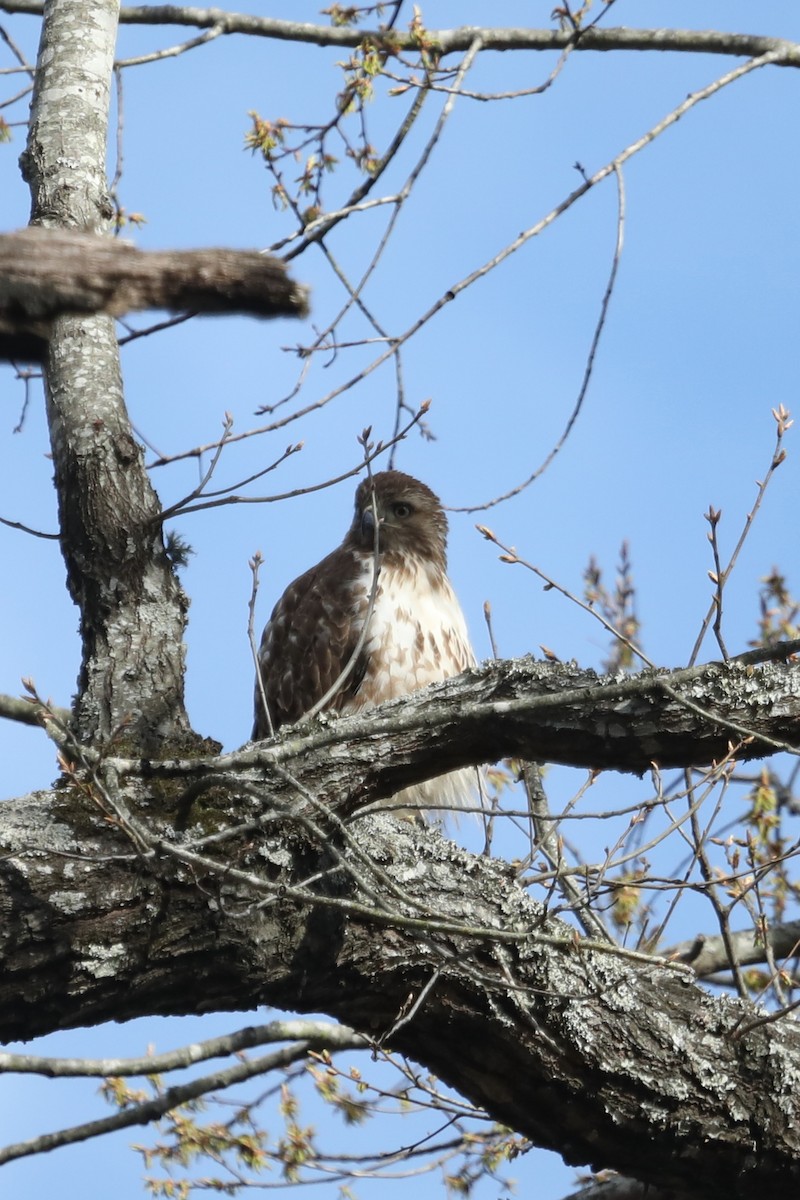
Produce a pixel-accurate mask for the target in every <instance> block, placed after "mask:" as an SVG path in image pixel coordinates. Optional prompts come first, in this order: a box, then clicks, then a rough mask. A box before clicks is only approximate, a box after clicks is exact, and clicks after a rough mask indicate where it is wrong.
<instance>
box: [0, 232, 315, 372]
mask: <svg viewBox="0 0 800 1200" xmlns="http://www.w3.org/2000/svg"><path fill="white" fill-rule="evenodd" d="M143 308H166V309H172V310H189V311H192V312H197V313H232V312H246V313H250V314H252V315H253V316H258V317H278V316H284V317H288V316H295V317H297V316H305V314H306V312H307V309H308V298H307V294H306V292H305V289H303V288H302V287H299V286H298V285H297V284H295V283H294V282H293V281H292V280H291V279H290V278H289V277H288V275H287V273H286V268H285V267H284V265H283V263H281V262H280V261H279V260H278V259H276V258H272V257H270V256H268V255H264V254H259V253H258V252H257V251H255V250H173V251H166V252H154V251H150V252H145V251H142V250H137V249H136V247H134V246H131V245H129V244H128V243H127V242H121V241H117V240H112V239H111V238H104V237H96V236H93V235H92V234H87V233H80V232H77V231H75V230H63V229H46V228H43V227H41V226H39V227H37V226H31V227H30V228H29V229H24V230H20V231H19V232H17V233H12V234H5V235H3V236H0V358H13V359H21V360H23V361H34V362H40V361H43V359H44V358H45V355H46V352H47V339H48V337H49V334H50V330H51V323H52V318H53V317H55V316H59V315H61V314H63V313H93V312H103V313H107V314H109V315H111V316H121V315H122V314H123V313H126V312H131V311H134V310H137V309H143Z"/></svg>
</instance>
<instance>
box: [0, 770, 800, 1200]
mask: <svg viewBox="0 0 800 1200" xmlns="http://www.w3.org/2000/svg"><path fill="white" fill-rule="evenodd" d="M106 796H107V793H106ZM206 802H207V807H206V808H205V810H204V811H203V815H202V817H200V816H198V815H197V814H195V817H196V821H197V822H199V823H194V824H193V823H192V822H191V821H190V822H189V823H188V826H187V829H186V831H185V833H184V834H183V835H178V834H176V832H175V829H174V821H173V819H172V818H168V819H167V820H166V821H165V820H164V810H165V808H169V807H170V804H169V802H168V801H165V797H164V796H163V795H156V794H150V795H145V796H140V797H139V799H138V800H137V799H136V798H135V796H134V795H133V794H128V795H127V796H126V798H125V809H124V812H125V826H126V827H127V828H128V829H129V830H130V836H126V835H125V834H124V832H123V829H124V828H125V826H122V825H119V824H118V825H116V826H114V825H110V824H109V821H108V813H104V811H103V806H104V805H105V803H106V801H105V799H104V798H103V795H102V794H101V792H100V791H99V790H96V789H95V788H94V787H93V786H92V785H89V786H87V787H86V788H85V789H84V790H81V789H78V788H76V787H68V788H66V789H65V790H64V791H63V792H62V793H60V794H59V793H55V794H39V795H34V796H30V797H26V798H25V799H24V801H20V802H18V803H16V802H15V803H11V804H9V805H8V806H4V810H5V811H4V813H3V819H2V826H0V835H1V836H2V845H0V880H2V893H1V895H0V912H2V921H0V958H1V959H2V964H3V965H2V972H0V1036H2V1037H3V1038H19V1037H30V1036H32V1035H34V1034H37V1033H44V1032H47V1031H49V1030H53V1029H59V1028H68V1027H71V1026H75V1025H81V1024H88V1023H94V1022H99V1021H103V1020H111V1019H113V1020H124V1019H127V1018H131V1017H134V1016H141V1015H144V1014H151V1013H187V1012H193V1013H197V1012H203V1011H206V1010H210V1009H248V1008H254V1007H257V1006H260V1005H275V1006H279V1007H283V1008H289V1009H293V1010H299V1011H305V1012H310V1011H314V1012H320V1011H322V1012H328V1013H331V1014H333V1015H335V1016H336V1017H338V1018H339V1019H340V1020H343V1021H346V1022H347V1023H348V1024H349V1025H351V1026H353V1027H355V1028H357V1029H360V1030H361V1031H363V1032H364V1033H365V1034H367V1035H369V1036H371V1037H374V1038H382V1037H388V1039H389V1043H390V1044H391V1045H392V1046H393V1047H394V1048H395V1049H397V1050H400V1051H402V1052H404V1053H406V1054H408V1055H410V1056H411V1057H412V1058H414V1059H416V1060H418V1061H420V1062H422V1063H424V1064H425V1065H426V1066H427V1067H428V1068H430V1069H432V1070H433V1071H435V1072H436V1073H437V1074H438V1075H439V1076H440V1077H441V1078H443V1079H444V1080H446V1081H447V1082H448V1083H450V1084H451V1085H453V1086H454V1087H456V1088H458V1090H459V1091H461V1092H462V1093H463V1094H464V1095H465V1096H467V1097H469V1098H470V1099H472V1100H473V1101H475V1102H476V1103H478V1104H481V1105H483V1106H484V1107H485V1108H486V1109H487V1110H488V1111H489V1112H490V1113H491V1114H492V1115H493V1116H494V1117H496V1118H497V1119H498V1120H500V1121H502V1122H504V1123H506V1124H508V1125H510V1126H512V1127H513V1128H515V1129H517V1130H519V1131H520V1132H522V1133H524V1134H527V1135H528V1136H529V1137H530V1138H531V1139H532V1140H533V1141H534V1142H535V1143H536V1144H538V1145H542V1146H547V1147H551V1148H553V1149H556V1150H558V1151H559V1153H561V1154H562V1155H563V1156H564V1157H565V1158H566V1160H567V1161H568V1162H572V1163H586V1162H588V1163H590V1164H592V1165H594V1166H596V1167H609V1166H610V1167H614V1168H616V1169H617V1170H619V1171H621V1172H624V1173H625V1174H628V1175H632V1176H635V1177H636V1178H638V1179H640V1180H643V1181H645V1182H652V1183H653V1184H657V1185H658V1186H660V1187H662V1188H670V1187H676V1188H682V1189H683V1190H684V1191H685V1192H686V1194H687V1195H689V1196H696V1197H698V1198H699V1197H702V1200H714V1198H715V1197H720V1200H722V1198H723V1197H725V1198H726V1200H737V1198H739V1197H741V1198H744V1197H748V1200H749V1197H750V1196H751V1195H752V1192H753V1191H754V1190H755V1189H758V1188H761V1189H766V1191H767V1193H770V1192H771V1191H772V1190H777V1189H778V1188H780V1189H781V1190H782V1191H784V1190H785V1189H786V1188H787V1187H788V1188H789V1190H791V1188H792V1186H797V1185H798V1183H800V1030H798V1028H797V1026H796V1025H795V1024H793V1023H792V1022H786V1021H783V1022H776V1023H773V1024H761V1025H758V1026H757V1027H754V1028H751V1029H749V1030H748V1028H747V1024H748V1022H750V1021H751V1020H752V1018H753V1016H754V1011H753V1010H752V1009H751V1008H750V1007H749V1006H748V1005H745V1004H742V1003H740V1002H734V1001H730V1000H727V999H718V998H712V997H710V996H709V995H707V994H705V993H704V992H703V991H701V990H700V989H699V988H698V987H697V986H696V985H695V983H694V982H693V977H692V973H691V971H690V969H688V968H686V967H675V966H669V965H666V964H664V963H661V962H658V961H651V962H647V961H644V960H642V959H637V957H636V956H633V955H626V954H625V953H624V952H623V953H620V952H619V951H615V950H613V949H610V948H608V947H602V946H599V945H596V944H593V943H590V942H587V941H585V940H584V941H581V940H580V939H579V938H577V937H576V935H575V932H574V930H572V929H571V928H569V927H568V926H565V925H564V924H563V923H562V922H560V921H558V920H555V919H553V918H551V917H548V915H547V913H546V912H545V910H544V909H543V908H542V906H541V905H539V904H537V903H535V902H533V901H532V900H531V899H530V898H529V897H527V896H526V895H525V894H524V892H523V891H522V890H521V889H520V888H519V887H518V885H517V883H516V882H515V879H514V875H513V872H512V871H511V869H510V868H509V867H508V866H506V865H505V864H502V863H499V862H497V861H493V860H487V859H485V858H476V857H473V856H471V855H469V854H467V853H465V852H463V851H461V850H459V849H457V848H456V847H454V846H452V845H451V844H450V843H448V842H446V841H444V840H443V839H442V838H441V837H440V836H439V835H438V834H437V833H435V832H434V831H431V830H416V829H412V828H409V827H408V826H407V825H405V824H403V823H402V822H397V821H394V820H392V819H391V818H388V817H385V816H381V817H372V818H359V819H357V820H356V821H355V822H353V823H351V825H350V826H349V827H348V829H347V833H346V834H343V833H342V832H341V831H339V833H338V834H337V832H336V830H335V829H333V830H331V829H327V830H326V831H325V834H324V836H319V835H316V834H314V832H313V831H312V830H311V828H310V826H308V825H306V824H304V823H302V822H298V823H292V824H291V825H287V826H284V827H280V826H279V825H276V824H275V821H274V820H272V821H270V820H269V813H270V808H269V803H270V801H269V797H268V795H267V794H266V792H265V791H264V790H262V791H261V792H259V791H258V790H257V789H254V788H253V787H250V788H249V789H247V790H243V791H242V792H241V793H238V794H237V793H235V792H232V793H231V795H230V796H229V797H227V798H226V799H225V801H224V803H223V804H220V803H212V802H211V799H210V797H209V796H206ZM212 816H213V819H212ZM273 816H274V814H273ZM265 817H266V818H267V819H266V822H265V821H264V818H265ZM193 820H195V818H193ZM259 820H260V821H261V828H259ZM226 822H227V823H228V824H229V825H230V826H234V825H235V823H236V822H245V823H249V824H248V825H247V827H246V828H245V830H244V832H243V835H242V836H241V837H238V838H231V840H230V841H229V842H228V843H226V844H225V846H224V855H221V856H220V863H219V868H218V870H216V871H215V870H213V869H210V868H208V867H205V868H204V867H203V866H202V864H201V863H200V861H199V860H195V861H191V860H190V859H188V858H184V859H182V858H181V857H180V852H181V850H182V849H189V850H191V847H192V846H193V847H194V850H195V852H198V847H199V842H198V836H199V835H200V832H201V829H202V835H203V836H204V837H208V835H209V833H211V832H212V831H213V830H214V829H219V828H220V826H222V825H223V824H224V823H226ZM145 830H147V831H149V833H150V834H152V836H153V840H152V842H151V843H150V844H146V843H145V842H143V841H142V833H143V831H145ZM159 839H160V840H159ZM206 849H208V847H207V846H206ZM199 852H202V847H201V848H200V851H199ZM309 878H313V879H314V880H315V881H314V882H313V883H312V884H311V885H310V886H308V887H305V888H304V887H303V885H302V881H303V880H307V879H309ZM269 898H271V899H272V903H263V902H264V901H265V900H268V899H269ZM423 993H424V994H423ZM415 1001H419V1004H418V1006H417V1007H416V1008H415V1009H414V1011H413V1012H411V1006H412V1005H413V1004H414V1002H415ZM404 1015H405V1016H406V1017H408V1018H409V1019H407V1020H405V1021H404V1020H403V1017H404Z"/></svg>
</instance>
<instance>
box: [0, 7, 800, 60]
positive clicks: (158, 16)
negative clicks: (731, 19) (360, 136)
mask: <svg viewBox="0 0 800 1200" xmlns="http://www.w3.org/2000/svg"><path fill="white" fill-rule="evenodd" d="M42 10H43V5H42V3H41V0H0V11H2V12H8V13H27V14H30V15H31V16H40V15H41V13H42ZM120 23H121V24H123V25H182V26H187V25H188V26H191V27H192V28H197V29H209V28H211V27H214V28H217V29H219V31H220V33H223V34H225V33H228V34H233V33H241V34H247V35H249V36H252V37H265V38H272V39H275V40H278V41H286V42H300V43H305V44H307V45H313V46H334V47H341V48H346V47H349V48H353V47H356V46H360V45H361V43H362V42H363V41H364V40H365V39H367V40H370V41H373V42H375V43H377V44H379V45H384V46H386V45H390V46H392V47H394V48H396V49H398V50H403V51H418V50H419V42H418V40H417V37H416V35H415V34H412V33H409V32H406V31H404V30H392V31H391V33H390V34H388V35H387V34H385V33H383V32H382V31H381V30H376V29H364V28H361V27H350V28H348V27H335V26H332V25H312V24H309V23H308V22H304V21H284V20H280V19H278V18H274V17H260V16H252V15H250V14H247V13H235V12H228V11H226V10H225V9H221V8H196V7H191V6H184V5H174V4H152V5H150V4H147V5H139V6H132V7H125V8H122V10H121V11H120ZM425 32H426V37H427V39H428V40H429V43H430V44H431V45H432V46H435V47H436V48H438V49H439V50H440V52H441V53H442V54H456V53H464V52H465V51H466V50H468V49H469V47H470V46H471V45H472V43H473V41H474V40H475V38H476V37H480V39H481V42H482V44H483V45H482V49H484V50H564V49H566V48H567V47H568V46H572V48H573V50H594V51H610V50H657V51H663V52H672V53H681V54H722V55H728V56H734V57H743V58H751V57H756V56H760V55H762V54H768V53H771V52H772V51H778V52H779V53H780V56H781V59H780V62H781V65H785V66H795V67H796V66H800V46H798V45H797V43H796V42H792V41H789V40H788V39H785V38H774V37H764V36H758V35H756V34H747V33H728V32H725V31H724V30H695V29H628V28H625V27H620V28H611V29H599V28H592V29H587V30H586V31H585V32H583V33H581V34H580V35H579V36H577V37H576V35H575V33H574V32H573V31H571V30H561V29H526V28H505V29H504V28H496V27H488V28H483V27H477V26H472V25H469V26H462V27H461V28H459V29H429V30H426V31H425Z"/></svg>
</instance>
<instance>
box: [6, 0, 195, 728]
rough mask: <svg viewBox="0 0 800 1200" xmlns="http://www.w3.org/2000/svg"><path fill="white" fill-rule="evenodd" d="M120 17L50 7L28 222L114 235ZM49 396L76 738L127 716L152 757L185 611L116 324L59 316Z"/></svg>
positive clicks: (168, 710) (168, 703) (176, 705)
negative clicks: (74, 677) (138, 433)
mask: <svg viewBox="0 0 800 1200" xmlns="http://www.w3.org/2000/svg"><path fill="white" fill-rule="evenodd" d="M118 16H119V5H118V2H117V0H48V3H47V4H46V5H45V10H44V21H43V25H42V35H41V42H40V46H39V56H38V62H39V67H38V70H37V77H36V87H35V89H34V96H33V104H32V120H31V128H30V135H29V139H28V144H27V149H26V151H25V154H24V156H23V172H24V174H25V177H26V179H27V181H28V183H29V185H30V189H31V197H32V222H33V223H34V224H41V225H46V226H50V227H60V228H75V229H81V230H86V231H89V232H93V233H100V234H102V233H108V232H109V227H110V217H111V214H112V206H111V202H110V199H109V196H108V187H107V180H106V173H105V164H106V141H107V133H108V110H109V95H110V81H111V70H112V64H113V59H114V47H115V42H116V30H117V20H118ZM56 51H57V52H56ZM46 396H47V413H48V421H49V425H50V439H51V446H52V451H53V462H54V465H55V482H56V488H57V492H58V507H59V515H60V521H61V548H62V552H63V555H64V560H65V562H66V566H67V584H68V587H69V591H70V595H71V596H72V598H73V600H74V601H75V603H76V604H77V605H78V608H79V609H80V626H81V637H82V643H83V659H82V664H81V671H80V677H79V680H78V696H77V703H76V709H75V714H74V723H75V729H76V733H77V735H78V737H79V738H80V739H81V740H82V741H91V740H97V739H105V738H107V737H108V736H109V735H110V734H111V733H112V731H113V730H114V729H115V727H116V726H117V725H118V724H119V723H120V722H123V721H127V722H128V723H129V726H130V731H131V735H132V736H133V737H134V739H135V740H137V741H138V742H140V743H141V744H142V745H143V746H146V747H149V749H150V750H151V751H153V750H154V749H155V746H156V744H157V743H158V742H159V741H160V740H161V739H163V738H164V737H165V736H169V735H172V734H175V733H177V732H182V731H183V730H185V729H186V728H187V727H188V726H187V721H186V714H185V709H184V703H183V666H184V657H185V652H184V645H183V631H184V626H185V614H186V606H187V602H186V599H185V597H184V594H183V591H182V589H181V588H180V585H179V584H178V582H177V579H176V578H175V575H174V572H173V570H172V567H171V564H170V563H169V561H168V559H167V557H166V555H165V553H164V545H163V540H162V536H161V531H160V527H159V525H158V523H157V521H156V520H155V518H157V516H158V513H159V502H158V498H157V497H156V495H155V492H154V491H153V489H152V487H151V486H150V482H149V480H148V478H147V475H146V473H145V470H144V463H143V456H142V452H141V449H140V447H139V446H138V445H137V444H136V442H135V441H134V439H133V436H132V433H131V428H130V422H129V419H128V413H127V410H126V408H125V401H124V397H123V392H122V381H121V376H120V365H119V353H118V349H117V341H116V337H115V334H114V325H113V321H112V320H111V318H110V317H106V316H62V317H59V318H57V319H56V321H55V322H54V325H53V330H52V337H51V339H50V344H49V349H48V355H47V361H46Z"/></svg>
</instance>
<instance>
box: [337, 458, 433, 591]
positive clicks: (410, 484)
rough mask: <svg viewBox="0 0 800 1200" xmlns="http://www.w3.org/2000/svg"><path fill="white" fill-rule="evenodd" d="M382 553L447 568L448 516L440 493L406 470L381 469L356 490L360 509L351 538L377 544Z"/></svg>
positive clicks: (358, 543) (357, 542) (360, 543)
mask: <svg viewBox="0 0 800 1200" xmlns="http://www.w3.org/2000/svg"><path fill="white" fill-rule="evenodd" d="M376 517H377V521H378V546H379V549H380V552H381V554H382V555H386V554H389V555H391V554H399V555H402V556H403V557H407V556H411V555H413V556H415V557H417V558H419V559H421V560H422V561H423V562H429V563H432V564H434V565H436V566H438V567H441V569H442V571H444V570H445V569H446V565H447V564H446V552H447V517H446V516H445V515H444V511H443V509H442V506H441V504H440V503H439V498H438V496H435V495H434V493H433V492H432V491H431V489H430V488H429V487H426V486H425V484H424V483H420V482H419V480H418V479H414V478H413V477H412V476H411V475H404V474H403V472H402V471H381V472H379V474H377V475H373V477H372V479H364V480H363V481H362V483H361V484H360V485H359V488H358V491H357V492H356V510H355V514H354V516H353V524H352V525H351V526H350V532H349V533H348V538H347V540H348V541H349V542H350V543H351V545H356V546H358V547H359V548H360V549H362V550H372V548H373V546H374V544H375V518H376Z"/></svg>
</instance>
